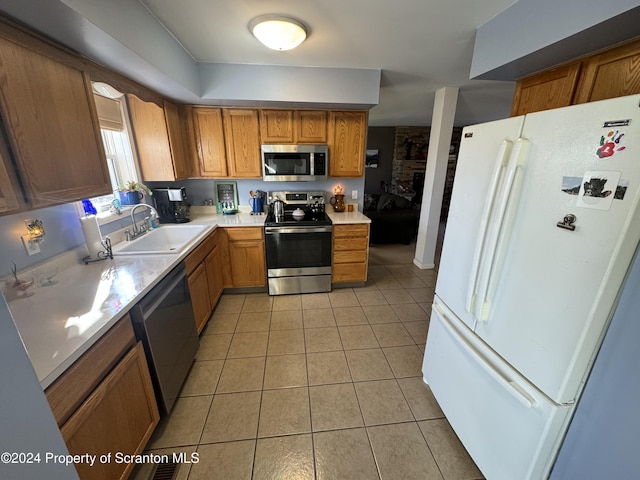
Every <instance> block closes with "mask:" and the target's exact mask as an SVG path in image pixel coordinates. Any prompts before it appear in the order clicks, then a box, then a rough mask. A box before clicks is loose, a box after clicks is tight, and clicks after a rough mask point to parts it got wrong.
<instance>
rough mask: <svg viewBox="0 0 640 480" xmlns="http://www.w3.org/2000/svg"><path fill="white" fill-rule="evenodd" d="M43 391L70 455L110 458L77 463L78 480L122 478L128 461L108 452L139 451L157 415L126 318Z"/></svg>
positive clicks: (142, 360) (143, 363)
mask: <svg viewBox="0 0 640 480" xmlns="http://www.w3.org/2000/svg"><path fill="white" fill-rule="evenodd" d="M45 395H46V397H47V400H48V401H49V405H50V406H51V411H52V412H53V416H54V417H55V419H56V422H57V423H58V425H59V426H60V432H62V437H63V438H64V441H65V442H66V444H67V448H68V449H69V452H70V453H71V454H72V455H83V454H91V455H98V456H100V455H108V454H111V456H112V461H110V462H96V463H94V465H93V466H89V465H88V464H77V465H76V470H77V471H78V475H79V476H80V478H81V479H83V480H85V479H90V480H102V479H104V480H107V479H108V480H112V479H126V478H128V476H129V474H130V473H131V470H132V469H133V467H134V464H129V463H127V462H116V461H115V459H114V455H115V454H116V452H120V453H121V454H123V455H137V454H140V453H142V451H143V450H144V447H145V446H146V444H147V442H148V441H149V439H150V438H151V434H152V433H153V430H154V429H155V427H156V425H157V424H158V421H159V418H160V415H159V412H158V404H157V403H156V397H155V394H154V392H153V385H152V383H151V375H150V373H149V367H148V365H147V361H146V358H145V354H144V349H143V347H142V343H141V342H137V343H136V339H135V335H134V332H133V326H132V324H131V319H130V317H129V316H128V315H126V316H125V317H124V318H122V319H121V320H119V321H118V322H117V323H116V324H115V325H114V326H113V327H111V329H110V330H109V331H108V332H106V333H105V334H104V335H103V336H102V337H101V338H100V339H99V340H98V341H97V342H96V343H95V344H94V345H93V346H92V347H91V348H89V350H87V351H86V352H85V353H84V354H83V355H82V356H81V357H80V358H79V359H78V360H76V361H75V362H74V363H73V365H71V366H70V367H69V368H68V369H67V370H66V371H65V372H64V373H63V374H62V375H61V376H60V377H58V378H57V379H56V381H55V382H53V383H52V384H51V385H50V386H49V387H48V388H47V389H46V390H45Z"/></svg>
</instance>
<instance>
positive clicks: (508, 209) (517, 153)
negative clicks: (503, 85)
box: [477, 138, 529, 322]
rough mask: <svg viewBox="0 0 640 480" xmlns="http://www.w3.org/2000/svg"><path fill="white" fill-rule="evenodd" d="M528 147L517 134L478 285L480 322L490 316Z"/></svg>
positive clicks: (520, 187) (518, 195)
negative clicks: (486, 264) (495, 223)
mask: <svg viewBox="0 0 640 480" xmlns="http://www.w3.org/2000/svg"><path fill="white" fill-rule="evenodd" d="M528 150H529V140H527V139H524V138H519V139H518V141H517V142H516V144H515V146H514V148H513V152H512V153H511V157H510V158H509V164H508V166H507V178H506V186H505V188H504V190H503V192H502V197H501V199H500V204H499V206H498V224H497V225H496V227H495V230H494V234H493V235H492V238H491V241H490V244H489V246H488V249H489V254H488V256H487V260H488V268H487V269H485V270H483V273H484V275H483V278H482V280H483V281H482V283H481V285H480V288H479V289H478V290H479V298H478V300H479V302H478V305H479V306H480V315H478V316H477V319H478V321H481V322H486V321H487V320H488V319H489V312H490V310H491V301H490V300H491V298H492V296H493V294H494V293H495V289H496V286H497V282H498V280H499V279H500V272H501V270H502V263H503V260H504V254H505V250H504V249H505V248H506V246H507V245H508V243H509V239H510V238H511V232H512V230H513V222H514V221H515V210H516V207H517V202H518V200H519V198H520V191H521V189H522V181H521V180H522V179H521V177H522V173H523V172H522V166H523V165H524V163H525V161H526V159H527V153H528Z"/></svg>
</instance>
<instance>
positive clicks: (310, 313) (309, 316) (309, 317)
mask: <svg viewBox="0 0 640 480" xmlns="http://www.w3.org/2000/svg"><path fill="white" fill-rule="evenodd" d="M302 322H303V324H304V328H319V327H335V326H336V319H335V317H334V316H333V310H332V309H330V308H310V309H307V310H303V311H302Z"/></svg>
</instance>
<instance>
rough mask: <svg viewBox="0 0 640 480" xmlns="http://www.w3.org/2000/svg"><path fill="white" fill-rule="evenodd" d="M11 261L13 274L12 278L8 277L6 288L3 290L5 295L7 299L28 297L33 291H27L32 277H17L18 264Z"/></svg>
mask: <svg viewBox="0 0 640 480" xmlns="http://www.w3.org/2000/svg"><path fill="white" fill-rule="evenodd" d="M11 263H13V267H11V273H12V275H13V280H12V279H8V280H7V282H6V284H7V287H8V288H7V289H6V290H5V296H6V297H7V301H11V300H13V299H15V298H25V297H30V296H32V295H33V294H34V292H29V291H27V290H28V289H29V288H31V286H32V285H33V279H29V280H27V279H24V278H18V266H17V265H16V262H11Z"/></svg>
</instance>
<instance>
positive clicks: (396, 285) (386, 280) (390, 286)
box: [376, 276, 402, 290]
mask: <svg viewBox="0 0 640 480" xmlns="http://www.w3.org/2000/svg"><path fill="white" fill-rule="evenodd" d="M376 286H377V287H378V288H379V289H380V290H397V289H401V288H402V285H401V284H400V282H399V281H398V280H396V278H395V277H393V276H388V277H383V278H376Z"/></svg>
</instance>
